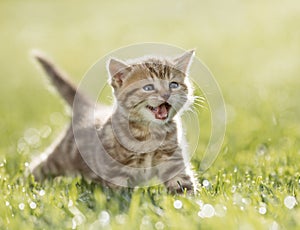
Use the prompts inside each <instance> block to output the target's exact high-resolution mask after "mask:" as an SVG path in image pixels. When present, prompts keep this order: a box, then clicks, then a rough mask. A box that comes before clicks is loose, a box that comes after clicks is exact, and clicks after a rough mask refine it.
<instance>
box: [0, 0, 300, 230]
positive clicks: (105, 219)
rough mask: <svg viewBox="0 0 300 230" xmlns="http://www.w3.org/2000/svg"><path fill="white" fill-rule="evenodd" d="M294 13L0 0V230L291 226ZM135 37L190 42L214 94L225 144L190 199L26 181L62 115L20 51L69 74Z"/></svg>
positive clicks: (276, 4)
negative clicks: (35, 53)
mask: <svg viewBox="0 0 300 230" xmlns="http://www.w3.org/2000/svg"><path fill="white" fill-rule="evenodd" d="M299 21H300V4H299V3H298V1H296V0H288V1H285V2H284V3H283V2H282V1H279V0H275V1H271V0H267V1H263V2H262V1H259V0H255V1H226V2H225V1H216V0H213V1H209V2H208V1H191V0H188V1H184V2H175V1H169V0H168V1H158V0H157V1H156V0H154V1H144V2H142V1H135V0H132V1H116V0H114V1H103V2H99V1H96V0H92V1H89V3H83V2H82V1H79V0H75V1H72V4H71V3H70V1H50V0H49V1H48V0H46V1H37V0H29V1H20V0H15V1H8V0H3V1H1V2H0V34H1V43H0V63H1V68H0V80H1V84H0V108H1V109H0V191H1V196H0V229H34V228H35V229H70V228H72V227H76V228H78V229H99V228H104V229H105V228H107V229H110V228H111V229H125V228H126V229H127V228H128V229H163V228H164V229H169V228H172V229H199V228H200V229H224V227H226V229H272V230H275V229H298V228H299V226H300V220H299V216H300V209H299V206H298V204H296V205H295V206H294V207H290V208H291V209H289V208H288V207H289V205H288V204H289V200H288V198H289V197H290V196H291V197H294V198H295V199H296V201H297V202H299V198H298V194H299V186H300V171H299V165H300V122H299V117H300V106H299V98H300V91H299V87H300V80H299V73H300V62H299V53H300V43H299V41H300V28H299V23H298V22H299ZM145 41H153V42H164V43H170V44H173V45H177V46H181V47H184V48H185V49H189V48H196V49H197V56H198V57H199V58H201V59H202V60H203V61H204V62H205V64H206V65H207V66H208V67H209V68H210V70H211V71H212V72H213V74H214V75H215V78H216V80H217V81H218V83H219V85H220V88H221V89H222V92H223V94H224V100H225V102H226V106H227V112H228V124H227V132H226V136H225V141H224V144H223V147H222V150H221V153H220V155H219V157H218V159H217V160H216V162H215V163H214V164H213V165H212V167H211V168H210V169H209V170H208V171H207V172H205V173H203V174H199V175H198V179H199V183H200V185H201V186H200V187H199V191H198V193H197V194H196V195H195V197H188V196H185V195H183V196H172V195H168V194H167V193H166V191H165V189H164V187H155V188H148V189H135V190H126V189H124V190H123V191H121V192H116V191H112V190H108V189H105V188H103V187H101V186H99V185H94V184H89V183H87V182H85V181H84V180H82V179H81V178H56V179H53V180H49V181H46V182H45V183H44V184H37V183H35V182H33V181H32V180H31V179H25V178H24V177H23V172H24V170H25V168H26V165H27V163H28V162H30V159H31V157H32V156H33V155H36V154H39V153H40V152H42V151H43V150H44V149H45V148H46V147H47V146H48V145H49V144H50V143H51V142H52V141H53V140H54V139H55V137H56V136H57V135H58V133H59V132H60V131H61V130H62V129H63V127H64V126H65V125H66V124H67V122H68V120H69V118H68V117H67V115H66V114H67V113H66V109H65V105H64V104H63V103H61V100H60V99H59V98H58V96H56V95H53V94H51V93H49V91H47V90H46V88H45V84H44V79H43V78H42V77H41V76H40V75H41V73H40V71H38V70H37V69H36V68H35V66H34V65H33V64H32V62H31V60H30V58H29V52H30V50H31V49H33V48H39V49H41V50H44V51H45V52H47V53H49V55H50V56H52V57H53V59H55V61H56V62H57V63H59V64H60V65H61V66H62V67H63V68H64V69H65V70H66V71H67V72H68V73H70V74H71V75H72V76H73V79H74V81H75V82H79V80H80V78H81V76H83V74H84V73H85V71H86V70H87V69H88V68H89V67H90V66H91V65H92V64H93V63H94V62H95V61H96V60H97V59H98V58H100V57H101V56H104V55H106V54H107V53H108V52H110V51H111V50H114V49H116V48H119V47H121V46H124V45H129V44H132V43H137V42H145ZM200 114H202V115H203V117H202V118H200V121H201V122H202V123H203V124H202V127H203V128H202V129H201V132H202V133H203V138H202V139H201V141H200V143H199V148H198V151H197V152H196V153H195V154H194V155H193V158H192V163H193V165H194V167H195V168H196V170H197V168H198V167H199V164H200V162H201V157H202V153H203V150H204V147H205V140H206V139H207V136H208V135H209V127H208V126H207V125H206V124H205V117H206V116H207V115H208V114H209V111H206V112H205V110H204V111H202V112H201V113H200ZM49 130H51V132H49ZM36 134H38V135H36ZM30 137H34V138H36V139H33V140H28V138H30ZM29 143H31V144H29ZM292 199H293V198H292ZM285 201H286V202H285ZM291 203H293V202H291ZM181 205H182V206H181ZM210 205H211V206H210ZM175 206H176V207H177V208H175ZM178 207H179V208H178ZM212 207H213V209H214V210H215V215H213V216H212V217H211V218H208V217H206V216H205V214H206V215H209V214H210V212H209V211H211V208H212ZM199 215H200V216H199ZM203 215H204V216H203Z"/></svg>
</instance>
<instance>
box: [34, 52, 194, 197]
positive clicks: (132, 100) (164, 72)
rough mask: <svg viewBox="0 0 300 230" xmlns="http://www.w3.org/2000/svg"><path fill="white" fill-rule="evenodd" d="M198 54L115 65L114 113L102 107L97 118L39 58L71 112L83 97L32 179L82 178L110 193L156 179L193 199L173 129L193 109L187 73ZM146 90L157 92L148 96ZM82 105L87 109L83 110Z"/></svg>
mask: <svg viewBox="0 0 300 230" xmlns="http://www.w3.org/2000/svg"><path fill="white" fill-rule="evenodd" d="M193 54H194V51H189V52H185V53H184V54H183V55H181V56H179V57H176V58H157V57H152V58H143V59H137V60H131V61H127V62H126V63H125V62H122V61H119V60H117V59H111V60H110V61H109V62H108V72H109V75H110V82H111V86H112V87H113V90H114V96H115V99H116V100H115V101H116V105H115V106H114V108H115V109H114V110H113V111H112V112H107V111H108V110H107V108H105V107H104V106H102V105H97V107H96V108H97V110H96V116H94V114H95V111H94V103H93V102H91V101H89V100H88V99H87V98H86V97H85V96H84V95H83V94H81V93H80V92H76V90H75V89H76V88H75V87H74V86H73V85H72V84H71V83H70V82H69V81H68V80H67V78H66V77H65V76H64V75H63V74H62V73H61V71H60V70H58V69H57V67H55V66H54V65H53V64H52V63H51V62H49V61H48V59H47V58H45V57H44V56H43V55H41V54H38V55H36V58H37V60H38V61H39V62H40V63H41V65H42V67H43V68H44V70H45V71H46V73H47V74H48V76H49V77H50V79H51V81H52V83H53V85H54V86H56V88H57V90H58V92H59V93H60V94H61V96H62V97H63V98H64V99H65V100H66V101H67V102H68V104H69V105H70V106H71V107H72V106H73V103H74V98H75V94H76V93H77V95H76V103H79V106H74V109H73V116H74V117H73V123H72V124H70V126H69V128H68V129H67V130H66V132H65V133H64V134H63V135H62V137H60V138H59V139H58V140H57V141H56V142H55V143H54V144H53V145H52V146H51V147H50V148H49V149H47V150H46V151H45V153H44V155H43V157H39V158H37V159H36V160H34V161H33V162H32V164H31V167H30V168H31V172H32V174H33V175H34V177H35V178H36V179H37V180H42V179H44V178H45V177H47V176H59V175H66V174H76V173H80V174H82V175H83V176H85V177H86V178H88V179H91V180H93V181H95V182H99V183H102V184H104V185H107V186H109V187H118V186H137V185H141V184H145V182H147V181H149V180H151V179H152V178H154V177H156V178H158V179H159V180H160V181H161V182H163V183H164V184H165V185H166V186H167V188H168V190H169V191H170V192H178V193H181V192H183V191H184V190H185V189H186V190H188V191H189V192H193V191H194V190H195V188H196V187H195V179H194V177H193V173H192V171H191V169H190V166H189V162H186V159H187V157H186V156H185V154H186V152H187V150H186V149H185V147H184V145H183V144H181V141H180V140H179V134H178V127H177V123H176V122H175V120H176V119H175V116H176V115H177V119H178V118H179V116H180V113H181V112H182V111H183V110H184V109H185V107H186V106H187V105H189V103H190V102H191V97H190V96H191V94H192V92H191V87H190V86H189V83H188V78H187V72H188V69H189V66H190V63H191V60H192V57H193ZM171 82H173V86H174V87H171V85H170V84H171ZM174 82H175V83H174ZM147 85H151V87H150V88H151V89H152V88H153V89H152V90H145V86H147ZM81 105H82V106H84V108H85V109H78V108H82V106H81ZM104 114H107V115H104ZM162 116H163V117H162ZM95 117H96V119H94V118H95ZM95 133H96V135H94V134H95ZM75 137H76V142H75ZM99 140H100V142H99ZM99 143H100V144H99ZM83 149H84V151H82V150H83Z"/></svg>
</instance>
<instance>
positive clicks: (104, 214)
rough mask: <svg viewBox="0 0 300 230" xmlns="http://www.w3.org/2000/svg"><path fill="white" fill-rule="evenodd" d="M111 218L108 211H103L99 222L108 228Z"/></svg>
mask: <svg viewBox="0 0 300 230" xmlns="http://www.w3.org/2000/svg"><path fill="white" fill-rule="evenodd" d="M109 221H110V216H109V213H108V212H107V211H102V212H101V213H100V215H99V222H100V224H101V225H102V226H106V225H108V224H109Z"/></svg>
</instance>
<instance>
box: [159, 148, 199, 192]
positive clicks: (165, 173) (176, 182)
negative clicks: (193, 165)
mask: <svg viewBox="0 0 300 230" xmlns="http://www.w3.org/2000/svg"><path fill="white" fill-rule="evenodd" d="M162 165H163V166H162V167H160V168H159V178H160V180H161V181H162V182H163V183H164V184H165V186H166V187H167V189H168V191H169V192H171V193H183V192H184V191H185V190H186V191H187V192H188V193H189V194H194V193H195V190H196V182H195V178H194V175H193V172H192V170H191V169H190V166H189V165H188V164H186V163H185V162H184V159H183V157H182V155H181V153H179V152H175V153H174V155H172V156H171V157H169V159H167V160H166V161H164V162H163V163H162Z"/></svg>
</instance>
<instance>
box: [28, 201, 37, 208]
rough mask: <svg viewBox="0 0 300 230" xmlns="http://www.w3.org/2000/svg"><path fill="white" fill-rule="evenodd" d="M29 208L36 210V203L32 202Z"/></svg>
mask: <svg viewBox="0 0 300 230" xmlns="http://www.w3.org/2000/svg"><path fill="white" fill-rule="evenodd" d="M29 206H30V208H31V209H36V203H34V202H33V201H32V202H30V204H29Z"/></svg>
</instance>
